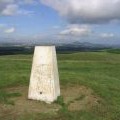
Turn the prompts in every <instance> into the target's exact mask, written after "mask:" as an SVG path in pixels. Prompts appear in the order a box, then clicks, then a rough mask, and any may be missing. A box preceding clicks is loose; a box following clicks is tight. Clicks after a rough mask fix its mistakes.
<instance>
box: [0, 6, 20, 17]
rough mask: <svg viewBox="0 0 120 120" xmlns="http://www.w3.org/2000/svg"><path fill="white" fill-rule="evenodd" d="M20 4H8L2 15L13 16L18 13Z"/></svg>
mask: <svg viewBox="0 0 120 120" xmlns="http://www.w3.org/2000/svg"><path fill="white" fill-rule="evenodd" d="M18 8H19V7H18V5H16V4H10V5H7V6H6V8H5V9H3V11H2V15H6V16H12V15H15V14H17V13H18Z"/></svg>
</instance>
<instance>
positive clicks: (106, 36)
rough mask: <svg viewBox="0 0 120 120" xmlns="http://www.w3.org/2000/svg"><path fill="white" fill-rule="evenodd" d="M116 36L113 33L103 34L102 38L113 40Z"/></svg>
mask: <svg viewBox="0 0 120 120" xmlns="http://www.w3.org/2000/svg"><path fill="white" fill-rule="evenodd" d="M114 36H115V35H114V34H113V33H102V34H100V37H102V38H113V37H114Z"/></svg>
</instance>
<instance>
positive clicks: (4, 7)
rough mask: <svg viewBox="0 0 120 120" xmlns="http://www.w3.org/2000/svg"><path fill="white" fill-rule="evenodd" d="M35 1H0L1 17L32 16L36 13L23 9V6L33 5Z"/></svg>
mask: <svg viewBox="0 0 120 120" xmlns="http://www.w3.org/2000/svg"><path fill="white" fill-rule="evenodd" d="M33 2H34V0H21V1H19V0H0V15H3V16H13V15H31V14H33V13H34V12H33V11H29V10H25V9H21V4H20V3H22V4H30V3H31V4H32V3H33Z"/></svg>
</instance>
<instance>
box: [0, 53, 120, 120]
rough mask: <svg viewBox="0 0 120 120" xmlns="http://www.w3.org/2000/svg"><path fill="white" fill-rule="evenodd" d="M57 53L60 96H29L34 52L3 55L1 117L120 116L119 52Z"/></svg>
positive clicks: (103, 119) (90, 119)
mask: <svg viewBox="0 0 120 120" xmlns="http://www.w3.org/2000/svg"><path fill="white" fill-rule="evenodd" d="M57 55H58V66H59V74H60V84H61V96H60V97H59V98H58V100H57V101H56V102H54V103H53V104H51V105H49V104H46V103H44V102H40V101H31V100H28V99H27V94H28V93H27V92H28V85H29V78H30V72H31V65H32V55H24V54H19V55H6V56H0V120H120V54H119V53H116V52H105V51H103V52H74V53H72V52H71V53H66V54H65V53H64V54H62V53H61V54H59V53H58V54H57Z"/></svg>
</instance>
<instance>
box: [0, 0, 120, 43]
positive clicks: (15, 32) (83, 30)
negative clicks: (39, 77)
mask: <svg viewBox="0 0 120 120" xmlns="http://www.w3.org/2000/svg"><path fill="white" fill-rule="evenodd" d="M119 6H120V0H112V1H110V0H91V1H90V0H84V1H83V0H61V1H60V0H0V42H21V43H22V42H28V43H29V42H31V43H35V42H38V43H41V42H42V43H44V42H45V43H46V42H47V43H56V42H64V43H67V42H74V41H80V42H92V43H102V44H106V43H107V44H120V12H119V11H120V7H119Z"/></svg>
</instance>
